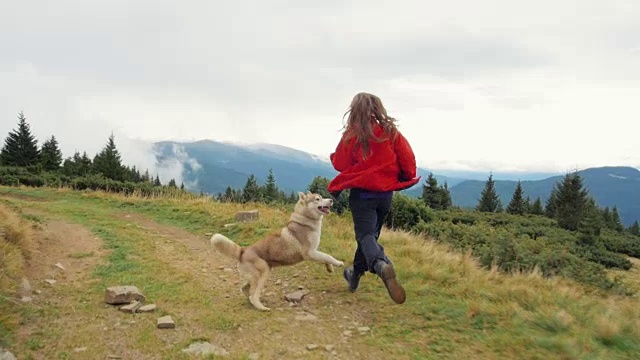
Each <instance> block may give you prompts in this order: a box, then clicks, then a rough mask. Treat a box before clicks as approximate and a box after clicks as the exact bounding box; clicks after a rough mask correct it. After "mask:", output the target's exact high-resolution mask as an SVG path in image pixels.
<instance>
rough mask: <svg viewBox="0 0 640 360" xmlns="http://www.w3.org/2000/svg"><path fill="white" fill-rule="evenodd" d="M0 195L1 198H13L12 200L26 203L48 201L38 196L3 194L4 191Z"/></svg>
mask: <svg viewBox="0 0 640 360" xmlns="http://www.w3.org/2000/svg"><path fill="white" fill-rule="evenodd" d="M0 195H1V196H2V197H7V198H13V199H18V200H26V201H38V202H47V201H49V200H48V199H46V198H43V197H39V196H29V195H24V194H15V193H10V192H4V191H0Z"/></svg>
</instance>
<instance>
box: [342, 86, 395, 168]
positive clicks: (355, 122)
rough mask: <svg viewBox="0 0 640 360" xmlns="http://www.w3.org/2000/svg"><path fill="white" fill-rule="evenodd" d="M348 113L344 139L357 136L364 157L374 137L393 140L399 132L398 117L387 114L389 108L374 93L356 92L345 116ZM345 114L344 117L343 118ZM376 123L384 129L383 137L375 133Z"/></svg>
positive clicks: (344, 127)
mask: <svg viewBox="0 0 640 360" xmlns="http://www.w3.org/2000/svg"><path fill="white" fill-rule="evenodd" d="M347 114H349V117H348V118H347V122H346V123H345V124H344V126H343V131H344V136H343V140H344V141H345V142H346V141H348V140H350V139H352V138H354V137H355V138H356V139H357V143H358V144H359V145H360V146H361V148H362V158H363V159H366V158H367V154H368V152H369V141H370V140H372V139H374V140H375V141H377V142H382V141H385V140H389V139H391V140H393V139H395V137H396V134H397V133H398V129H397V127H396V119H394V118H392V117H391V116H389V115H387V110H386V109H385V108H384V106H383V105H382V101H381V100H380V98H379V97H377V96H375V95H373V94H369V93H365V92H360V93H358V94H356V96H354V97H353V100H352V101H351V106H349V110H347V112H346V113H344V116H346V115H347ZM344 116H343V117H342V118H343V119H344ZM374 123H377V124H379V125H380V126H382V128H383V129H384V136H383V137H376V136H375V134H374V133H373V125H374Z"/></svg>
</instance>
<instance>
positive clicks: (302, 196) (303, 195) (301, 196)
mask: <svg viewBox="0 0 640 360" xmlns="http://www.w3.org/2000/svg"><path fill="white" fill-rule="evenodd" d="M306 199H307V196H306V195H305V194H304V193H303V192H302V191H298V200H306Z"/></svg>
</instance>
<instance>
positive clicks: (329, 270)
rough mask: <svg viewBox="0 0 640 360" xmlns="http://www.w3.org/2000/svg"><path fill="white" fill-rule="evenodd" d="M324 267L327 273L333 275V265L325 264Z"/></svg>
mask: <svg viewBox="0 0 640 360" xmlns="http://www.w3.org/2000/svg"><path fill="white" fill-rule="evenodd" d="M324 267H325V268H326V269H327V272H330V273H332V272H333V265H331V264H324Z"/></svg>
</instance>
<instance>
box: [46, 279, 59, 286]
mask: <svg viewBox="0 0 640 360" xmlns="http://www.w3.org/2000/svg"><path fill="white" fill-rule="evenodd" d="M45 282H46V283H47V284H49V285H53V284H55V283H57V281H55V280H54V279H46V280H45Z"/></svg>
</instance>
